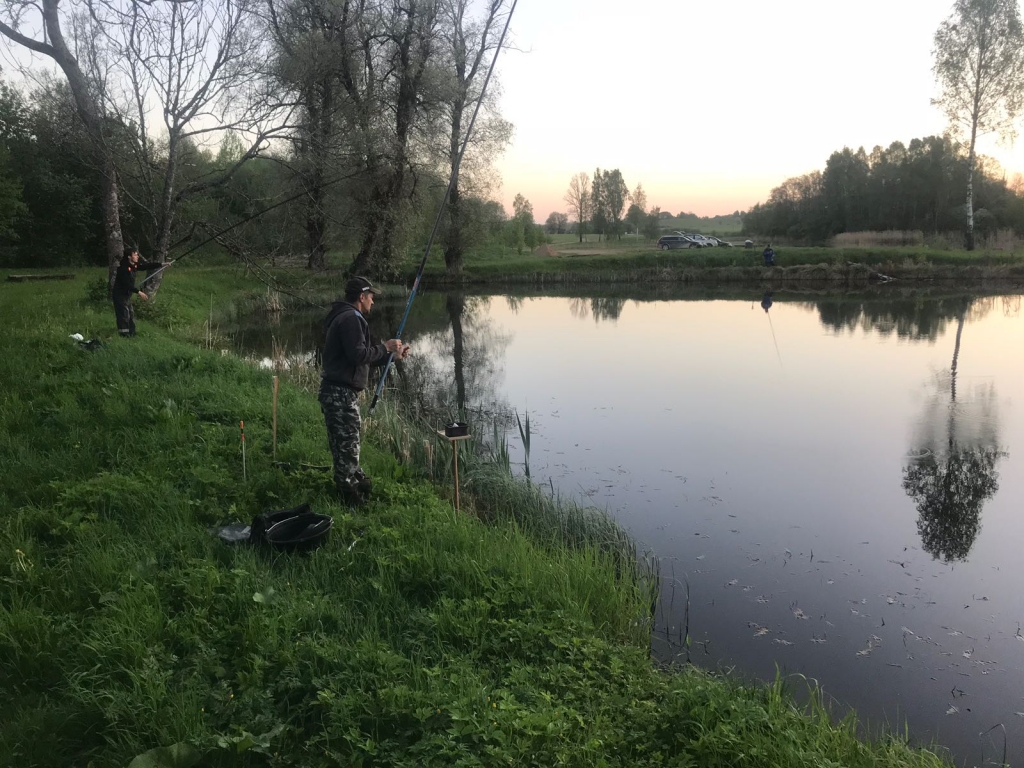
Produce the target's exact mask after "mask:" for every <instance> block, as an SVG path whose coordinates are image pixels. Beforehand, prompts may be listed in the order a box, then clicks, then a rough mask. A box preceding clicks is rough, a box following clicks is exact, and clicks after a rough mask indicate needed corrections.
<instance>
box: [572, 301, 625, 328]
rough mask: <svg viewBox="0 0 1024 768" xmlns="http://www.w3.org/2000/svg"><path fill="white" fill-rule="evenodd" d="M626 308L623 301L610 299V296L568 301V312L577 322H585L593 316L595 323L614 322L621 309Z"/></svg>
mask: <svg viewBox="0 0 1024 768" xmlns="http://www.w3.org/2000/svg"><path fill="white" fill-rule="evenodd" d="M625 306H626V300H625V299H617V298H612V297H610V296H594V297H591V298H588V299H584V298H579V297H577V298H572V299H569V311H570V312H571V313H572V316H573V317H575V318H576V319H577V320H586V319H587V318H588V317H591V316H593V318H594V322H595V323H600V322H601V321H602V320H611V321H612V322H615V321H616V320H618V319H619V316H620V315H621V314H622V308H623V307H625Z"/></svg>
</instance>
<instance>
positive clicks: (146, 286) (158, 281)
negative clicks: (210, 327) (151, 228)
mask: <svg viewBox="0 0 1024 768" xmlns="http://www.w3.org/2000/svg"><path fill="white" fill-rule="evenodd" d="M177 152H178V143H177V141H175V140H173V139H172V140H171V142H170V144H169V146H168V147H167V155H168V158H167V172H166V173H165V174H164V188H163V193H162V194H161V195H160V229H159V231H158V233H157V239H156V253H154V254H153V258H152V261H155V262H156V263H158V264H163V263H165V262H166V261H167V253H168V251H170V250H171V229H172V228H173V227H174V209H175V207H176V206H175V200H174V184H175V181H176V180H177V171H178V158H177ZM165 274H167V270H163V271H161V272H159V273H157V274H156V275H154V276H153V277H147V278H146V280H145V282H143V284H142V289H143V290H144V291H145V292H146V293H147V294H148V295H149V297H150V298H153V297H154V296H156V294H157V291H159V290H160V286H161V285H162V284H163V282H164V275H165Z"/></svg>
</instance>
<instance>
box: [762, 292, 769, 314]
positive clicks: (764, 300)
mask: <svg viewBox="0 0 1024 768" xmlns="http://www.w3.org/2000/svg"><path fill="white" fill-rule="evenodd" d="M771 308H772V292H771V291H766V292H765V294H764V296H762V297H761V309H763V310H764V311H765V312H767V311H768V310H769V309H771Z"/></svg>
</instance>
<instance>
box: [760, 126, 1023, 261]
mask: <svg viewBox="0 0 1024 768" xmlns="http://www.w3.org/2000/svg"><path fill="white" fill-rule="evenodd" d="M967 175H968V162H967V153H966V151H965V149H964V147H963V146H962V145H960V144H959V143H957V142H955V141H953V140H951V139H949V138H947V137H942V136H928V137H926V138H923V139H914V140H913V141H911V142H910V144H909V145H904V144H903V143H902V142H899V141H897V142H894V143H892V144H891V145H889V147H888V148H887V149H883V148H882V147H875V149H874V150H872V151H871V153H870V154H868V153H866V152H865V151H864V148H863V147H862V148H860V149H858V150H857V151H853V150H851V149H849V148H848V147H847V148H844V149H843V150H842V151H839V152H833V153H832V156H831V157H829V159H828V162H826V163H825V170H824V171H813V172H811V173H808V174H806V175H804V176H798V177H796V178H792V179H787V180H786V181H785V182H783V183H782V184H781V185H779V186H778V187H776V188H775V189H773V190H772V192H771V195H770V196H769V198H768V201H767V202H764V203H758V204H757V205H755V206H754V207H753V208H752V209H751V210H750V211H748V212H747V213H746V215H745V216H744V218H743V231H744V232H746V233H750V234H757V235H767V236H771V237H779V236H781V237H785V238H786V239H788V240H790V241H793V242H805V243H808V244H819V243H824V242H826V241H828V240H829V239H830V238H832V237H834V236H835V235H838V234H841V233H844V232H861V231H884V230H903V231H912V230H919V231H921V232H923V233H925V234H935V233H946V232H962V231H963V229H964V224H965V220H966V211H965V203H966V190H967ZM1022 187H1024V185H1022V182H1021V180H1020V177H1019V176H1018V177H1017V179H1016V181H1015V182H1014V183H1013V184H1012V185H1009V184H1008V183H1007V180H1006V179H1005V178H1004V177H1003V173H1002V171H1001V169H999V168H998V166H997V165H996V164H995V163H994V162H992V161H988V160H986V159H985V158H979V163H978V170H977V173H976V174H975V176H974V208H975V210H974V217H975V229H976V231H977V233H978V235H979V236H980V237H982V238H984V237H986V236H988V235H991V234H993V233H995V232H996V231H997V230H1000V229H1012V230H1014V232H1016V233H1017V234H1024V197H1022V193H1024V188H1022Z"/></svg>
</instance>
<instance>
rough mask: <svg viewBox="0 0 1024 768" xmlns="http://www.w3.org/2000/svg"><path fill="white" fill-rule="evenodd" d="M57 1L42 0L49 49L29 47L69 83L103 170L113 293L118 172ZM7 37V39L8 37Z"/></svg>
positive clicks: (118, 247) (118, 243)
mask: <svg viewBox="0 0 1024 768" xmlns="http://www.w3.org/2000/svg"><path fill="white" fill-rule="evenodd" d="M58 2H59V0H43V2H42V8H41V10H42V15H43V25H44V27H45V30H46V37H47V38H49V45H48V46H47V45H45V44H40V45H30V46H29V47H32V48H34V49H35V50H38V51H39V52H40V53H43V54H44V55H46V56H49V57H50V58H52V59H53V60H54V62H56V64H57V66H59V67H60V68H61V71H63V72H64V76H65V77H66V78H67V80H68V87H69V88H70V89H71V95H72V96H73V97H74V99H75V107H76V109H77V110H78V115H79V117H80V118H81V119H82V123H83V124H84V125H85V129H86V131H87V132H88V133H89V137H90V138H91V139H92V140H93V143H94V144H95V148H96V154H97V156H98V158H99V160H100V166H101V167H102V168H103V182H102V189H101V195H102V198H101V200H100V207H101V210H102V213H103V234H104V238H105V240H106V246H107V279H108V285H109V290H110V291H113V287H114V277H115V275H116V274H117V266H118V264H120V263H121V259H122V258H124V240H123V239H122V237H121V206H120V197H119V195H118V189H117V169H116V167H115V166H114V158H113V155H112V153H111V152H110V150H109V149H108V148H107V145H106V142H105V141H104V138H103V116H102V114H101V112H100V107H99V103H98V102H97V99H96V96H95V95H94V94H93V92H92V89H91V88H90V87H89V82H88V80H87V79H86V77H85V73H83V72H82V69H81V67H80V66H79V65H78V60H77V59H76V58H75V57H74V55H73V54H72V53H71V50H70V49H69V48H68V45H67V43H66V42H65V40H64V32H63V30H62V29H61V27H60V15H59V13H58V10H57V5H58ZM8 36H9V35H8Z"/></svg>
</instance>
